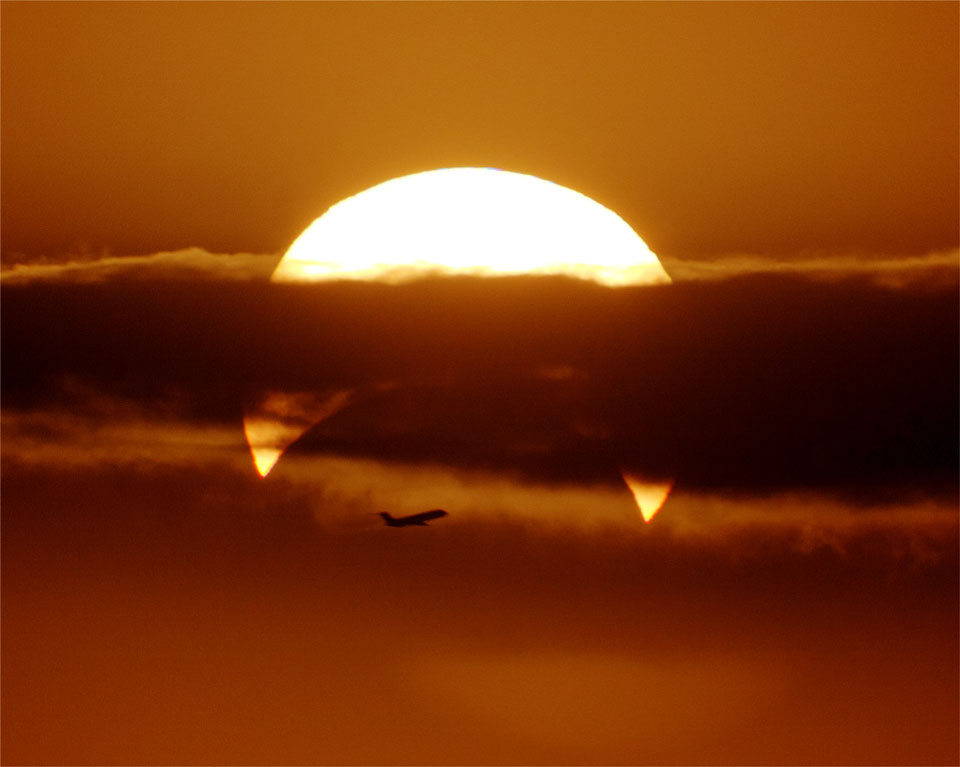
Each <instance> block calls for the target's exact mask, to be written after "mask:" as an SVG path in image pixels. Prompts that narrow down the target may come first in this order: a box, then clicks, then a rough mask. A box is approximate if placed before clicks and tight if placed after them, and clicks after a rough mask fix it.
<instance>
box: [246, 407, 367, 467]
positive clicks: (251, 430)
mask: <svg viewBox="0 0 960 767" xmlns="http://www.w3.org/2000/svg"><path fill="white" fill-rule="evenodd" d="M351 395H352V392H350V391H348V390H343V391H337V392H334V393H333V394H331V395H329V396H326V397H321V396H317V395H316V394H311V393H289V392H268V393H267V394H265V395H264V396H263V398H262V399H261V400H260V402H259V403H257V406H256V407H255V408H253V409H252V410H251V411H250V412H249V413H247V414H246V415H244V417H243V433H244V434H245V435H246V437H247V445H249V446H250V455H251V456H252V457H253V465H254V467H255V468H256V470H257V473H258V474H259V475H260V476H261V477H265V476H267V474H269V473H270V470H271V469H272V468H273V467H274V466H275V465H276V463H277V461H279V460H280V456H281V455H283V451H284V450H286V449H287V448H288V447H290V445H292V444H293V443H294V442H296V441H297V440H298V439H299V438H300V437H301V436H302V435H303V434H304V432H306V431H307V429H309V428H310V427H312V426H314V425H315V424H318V423H319V422H320V421H322V420H323V419H324V418H327V417H329V416H331V415H333V414H334V413H336V412H337V411H338V410H342V409H343V408H345V407H346V406H347V405H349V404H350V398H351Z"/></svg>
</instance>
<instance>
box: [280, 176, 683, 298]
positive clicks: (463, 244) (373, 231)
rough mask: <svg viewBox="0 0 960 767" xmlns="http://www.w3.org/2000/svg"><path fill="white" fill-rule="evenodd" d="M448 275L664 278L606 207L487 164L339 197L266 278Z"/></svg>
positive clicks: (613, 282) (627, 281)
mask: <svg viewBox="0 0 960 767" xmlns="http://www.w3.org/2000/svg"><path fill="white" fill-rule="evenodd" d="M444 274H457V275H477V276H497V275H510V274H543V275H548V274H549V275H566V276H570V277H577V278H580V279H585V280H593V281H594V282H597V283H600V284H601V285H609V286H624V285H649V284H655V283H667V282H670V277H669V276H668V275H667V273H666V272H665V271H664V269H663V267H662V266H661V265H660V261H659V260H658V259H657V257H656V256H655V255H654V254H653V253H652V252H651V251H650V249H649V248H648V247H647V246H646V243H644V241H643V240H642V239H640V237H639V236H638V235H637V233H636V232H634V231H633V229H631V228H630V225H629V224H627V222H626V221H624V220H623V219H622V218H620V216H618V215H617V214H616V213H614V212H613V211H612V210H609V209H607V208H605V207H604V206H603V205H601V204H600V203H598V202H595V201H594V200H591V199H590V198H589V197H586V196H585V195H582V194H580V193H579V192H575V191H574V190H572V189H568V188H566V187H563V186H559V185H558V184H554V183H552V182H550V181H545V180H543V179H540V178H536V177H535V176H528V175H525V174H522V173H511V172H508V171H502V170H495V169H492V168H444V169H441V170H432V171H426V172H424V173H415V174H413V175H410V176H402V177H400V178H395V179H392V180H390V181H386V182H384V183H382V184H378V185H377V186H374V187H371V188H369V189H367V190H365V191H363V192H360V193H359V194H356V195H354V196H353V197H348V198H347V199H345V200H342V201H341V202H338V203H337V204H336V205H334V206H333V207H331V208H330V209H329V210H328V211H327V212H326V213H324V214H323V215H322V216H321V217H320V218H318V219H317V220H316V221H314V222H313V223H312V224H311V225H310V226H308V227H307V228H306V229H305V230H304V232H303V234H301V235H300V236H299V237H298V238H297V239H296V240H295V241H294V243H293V244H292V245H291V246H290V248H289V250H287V252H286V254H285V255H284V257H283V259H282V260H281V261H280V264H279V265H278V266H277V268H276V270H275V271H274V273H273V277H272V278H271V279H273V280H275V281H278V282H320V281H328V280H370V281H379V282H395V283H396V282H407V281H410V280H413V279H417V278H420V277H426V276H432V275H444Z"/></svg>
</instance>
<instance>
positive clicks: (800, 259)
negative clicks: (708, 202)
mask: <svg viewBox="0 0 960 767" xmlns="http://www.w3.org/2000/svg"><path fill="white" fill-rule="evenodd" d="M660 259H661V261H663V264H664V266H665V267H666V269H667V271H668V272H669V274H670V276H671V277H672V278H673V279H674V280H675V281H678V282H682V281H689V280H724V279H729V278H731V277H740V276H743V275H751V274H794V275H804V276H807V277H810V278H813V279H818V280H840V279H845V278H849V277H863V278H867V279H869V280H870V281H872V282H873V283H875V284H877V285H883V286H885V287H904V286H907V285H913V284H924V283H929V284H933V285H942V284H945V285H950V284H955V283H956V282H957V279H958V272H960V249H957V248H952V249H948V250H942V251H936V252H933V253H927V254H924V255H915V256H904V255H887V256H883V255H876V254H866V253H859V254H858V253H832V254H830V253H823V254H801V255H798V256H795V257H793V258H777V257H773V256H768V255H756V254H749V253H743V254H729V255H723V256H718V257H716V258H710V259H680V258H671V257H669V256H661V257H660Z"/></svg>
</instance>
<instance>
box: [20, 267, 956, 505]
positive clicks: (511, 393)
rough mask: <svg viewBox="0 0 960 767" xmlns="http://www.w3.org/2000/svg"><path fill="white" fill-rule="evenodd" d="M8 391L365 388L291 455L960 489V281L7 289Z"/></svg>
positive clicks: (235, 397) (878, 493)
mask: <svg viewBox="0 0 960 767" xmlns="http://www.w3.org/2000/svg"><path fill="white" fill-rule="evenodd" d="M2 298H3V300H2V319H3V368H2V384H3V389H2V392H3V404H4V407H5V408H6V409H8V411H9V410H11V409H18V408H32V407H48V406H52V405H67V406H70V407H76V408H82V407H83V403H82V402H76V401H71V400H69V399H67V398H66V395H65V394H64V393H63V392H64V390H63V383H64V381H73V382H77V381H80V382H84V383H85V385H91V386H93V387H96V388H97V389H98V390H101V391H103V392H106V393H109V394H111V395H117V396H121V397H125V398H129V399H132V400H134V401H138V402H140V403H141V404H145V405H147V406H150V407H153V406H155V407H157V408H158V409H163V411H164V412H167V413H168V414H169V413H170V412H171V411H170V408H173V415H175V416H176V417H180V418H188V419H200V420H204V421H219V422H227V423H229V422H236V423H239V420H240V418H241V415H242V412H243V408H244V407H245V406H246V405H247V404H249V403H250V402H252V401H253V400H255V398H256V396H257V395H258V393H259V392H261V391H263V390H267V389H285V390H290V391H320V392H323V391H332V390H338V389H354V390H356V392H357V397H356V404H354V405H351V406H350V407H348V408H346V409H345V410H343V411H342V412H340V413H338V414H337V415H335V416H333V417H331V418H330V419H328V420H327V421H325V422H323V423H321V424H320V425H319V426H317V427H316V428H314V429H313V430H312V431H311V432H310V433H308V434H307V435H305V436H304V437H303V438H302V439H301V440H300V442H299V443H298V444H297V445H295V446H294V447H293V448H292V451H293V452H300V453H306V452H309V451H313V450H320V451H331V452H337V453H340V454H344V455H354V456H368V457H374V458H383V459H402V460H411V461H420V460H429V461H436V462H440V463H446V464H450V465H454V466H463V467H472V468H484V469H494V470H506V471H510V472H514V473H518V474H520V475H521V476H525V477H528V478H531V479H536V480H547V481H566V482H570V481H573V482H578V481H583V482H587V481H590V482H595V481H605V480H609V481H611V482H614V481H619V477H618V474H617V467H618V466H629V467H636V468H638V469H641V470H643V471H646V472H647V473H649V474H651V475H670V476H677V477H679V482H680V485H681V486H683V487H686V488H688V489H692V490H698V489H699V490H705V491H707V490H716V489H721V488H722V489H726V490H728V491H732V492H743V493H761V494H762V493H767V492H771V491H776V490H790V489H807V488H814V489H816V488H819V489H828V490H833V491H840V492H844V493H851V494H853V495H854V496H855V497H857V498H860V499H861V500H864V501H871V500H890V499H891V498H895V499H899V498H901V497H902V495H900V494H901V493H903V492H904V491H910V492H915V493H920V494H923V495H936V496H939V497H940V498H941V499H942V498H944V497H946V498H950V497H953V496H954V495H955V493H956V476H957V463H958V446H957V442H958V440H957V422H958V306H957V304H958V302H957V290H956V286H955V285H954V286H951V287H950V288H947V289H944V288H943V287H942V286H941V287H937V288H922V287H915V288H911V289H900V290H893V289H886V288H879V287H876V286H872V285H870V284H868V283H866V282H863V281H858V280H853V279H851V280H847V281H843V282H839V283H835V284H825V283H818V282H812V281H808V280H805V279H802V278H793V277H773V276H754V277H746V278H740V279H731V280H727V281H724V282H720V283H712V284H703V283H701V284H677V285H671V286H664V287H648V288H635V289H618V290H610V289H605V288H600V287H596V286H592V285H589V284H584V283H579V282H576V281H568V280H559V279H550V278H536V279H530V278H516V279H498V280H471V279H446V280H437V281H429V282H422V283H417V284H412V285H407V286H384V285H373V284H348V283H341V284H331V285H326V286H278V285H271V284H262V283H244V284H240V285H230V284H216V283H210V284H200V285H198V284H187V283H181V282H162V281H154V282H149V283H138V284H130V283H119V282H117V283H104V284H93V285H57V284H39V283H38V284H28V285H21V286H15V285H11V286H5V287H4V289H3V297H2Z"/></svg>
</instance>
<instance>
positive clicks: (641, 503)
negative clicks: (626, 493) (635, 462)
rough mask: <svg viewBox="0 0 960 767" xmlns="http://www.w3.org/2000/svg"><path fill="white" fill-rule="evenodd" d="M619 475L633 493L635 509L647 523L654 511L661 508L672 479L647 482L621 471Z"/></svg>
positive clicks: (671, 486)
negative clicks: (635, 503)
mask: <svg viewBox="0 0 960 767" xmlns="http://www.w3.org/2000/svg"><path fill="white" fill-rule="evenodd" d="M620 475H621V476H622V477H623V481H624V482H626V483H627V487H629V488H630V492H631V493H633V499H634V500H635V501H636V502H637V509H638V510H639V511H640V516H641V517H643V521H644V522H646V523H647V524H649V523H650V520H651V519H653V518H654V516H656V513H657V512H658V511H660V509H661V508H663V504H664V503H666V500H667V496H668V495H670V490H671V489H672V488H673V483H674V480H672V479H671V480H667V481H660V482H648V481H646V480H643V479H641V478H640V477H637V476H636V475H633V474H628V473H627V472H625V471H621V472H620Z"/></svg>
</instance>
